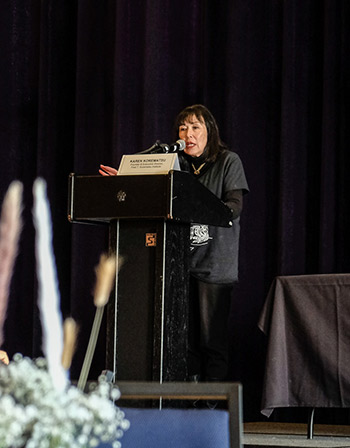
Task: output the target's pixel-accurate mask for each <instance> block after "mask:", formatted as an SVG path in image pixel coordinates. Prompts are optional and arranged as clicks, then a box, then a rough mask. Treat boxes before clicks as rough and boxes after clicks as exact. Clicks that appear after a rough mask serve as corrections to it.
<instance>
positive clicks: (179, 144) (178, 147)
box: [137, 140, 186, 154]
mask: <svg viewBox="0 0 350 448" xmlns="http://www.w3.org/2000/svg"><path fill="white" fill-rule="evenodd" d="M185 148H186V143H185V142H184V140H177V141H176V142H175V143H173V144H172V145H167V144H166V143H160V141H159V140H157V141H156V142H155V143H154V144H153V145H152V146H151V147H150V148H148V149H145V150H144V151H141V152H138V153H137V154H157V153H158V154H161V153H166V154H168V153H169V152H179V151H183V150H184V149H185Z"/></svg>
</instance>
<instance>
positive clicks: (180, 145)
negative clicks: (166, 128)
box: [168, 139, 186, 152]
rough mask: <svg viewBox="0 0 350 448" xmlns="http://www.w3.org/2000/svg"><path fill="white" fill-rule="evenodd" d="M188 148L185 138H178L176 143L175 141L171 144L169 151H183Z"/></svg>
mask: <svg viewBox="0 0 350 448" xmlns="http://www.w3.org/2000/svg"><path fill="white" fill-rule="evenodd" d="M185 148H186V143H185V141H184V140H181V139H179V140H176V142H175V143H173V144H172V145H170V148H169V151H168V152H179V151H183V150H184V149H185Z"/></svg>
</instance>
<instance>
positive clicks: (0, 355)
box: [0, 350, 10, 364]
mask: <svg viewBox="0 0 350 448" xmlns="http://www.w3.org/2000/svg"><path fill="white" fill-rule="evenodd" d="M0 362H3V363H4V364H8V363H9V362H10V361H9V357H8V356H7V353H6V352H5V351H4V350H0Z"/></svg>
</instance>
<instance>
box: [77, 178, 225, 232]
mask: <svg viewBox="0 0 350 448" xmlns="http://www.w3.org/2000/svg"><path fill="white" fill-rule="evenodd" d="M68 219H69V221H71V222H87V223H89V222H90V223H93V222H96V223H99V222H106V223H109V222H110V221H112V220H116V219H138V220H140V219H165V220H174V221H178V222H184V223H192V222H196V223H201V224H210V225H214V226H222V227H230V226H231V225H232V213H231V210H230V209H229V208H228V207H227V206H226V205H225V204H224V203H223V202H222V201H221V200H220V199H218V198H217V197H216V196H215V195H214V194H213V193H212V192H211V191H209V190H208V189H207V188H206V187H205V186H203V185H202V184H201V183H200V182H198V180H196V179H195V178H193V177H192V176H191V175H190V174H189V173H187V172H182V171H170V172H169V173H167V174H159V175H140V176H120V175H119V176H80V175H76V174H71V175H70V176H69V195H68Z"/></svg>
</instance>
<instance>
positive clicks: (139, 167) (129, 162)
mask: <svg viewBox="0 0 350 448" xmlns="http://www.w3.org/2000/svg"><path fill="white" fill-rule="evenodd" d="M170 170H176V171H180V164H179V158H178V156H177V154H176V153H174V154H133V155H124V156H123V158H122V161H121V163H120V166H119V169H118V175H123V176H133V175H140V174H167V173H169V171H170Z"/></svg>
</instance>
